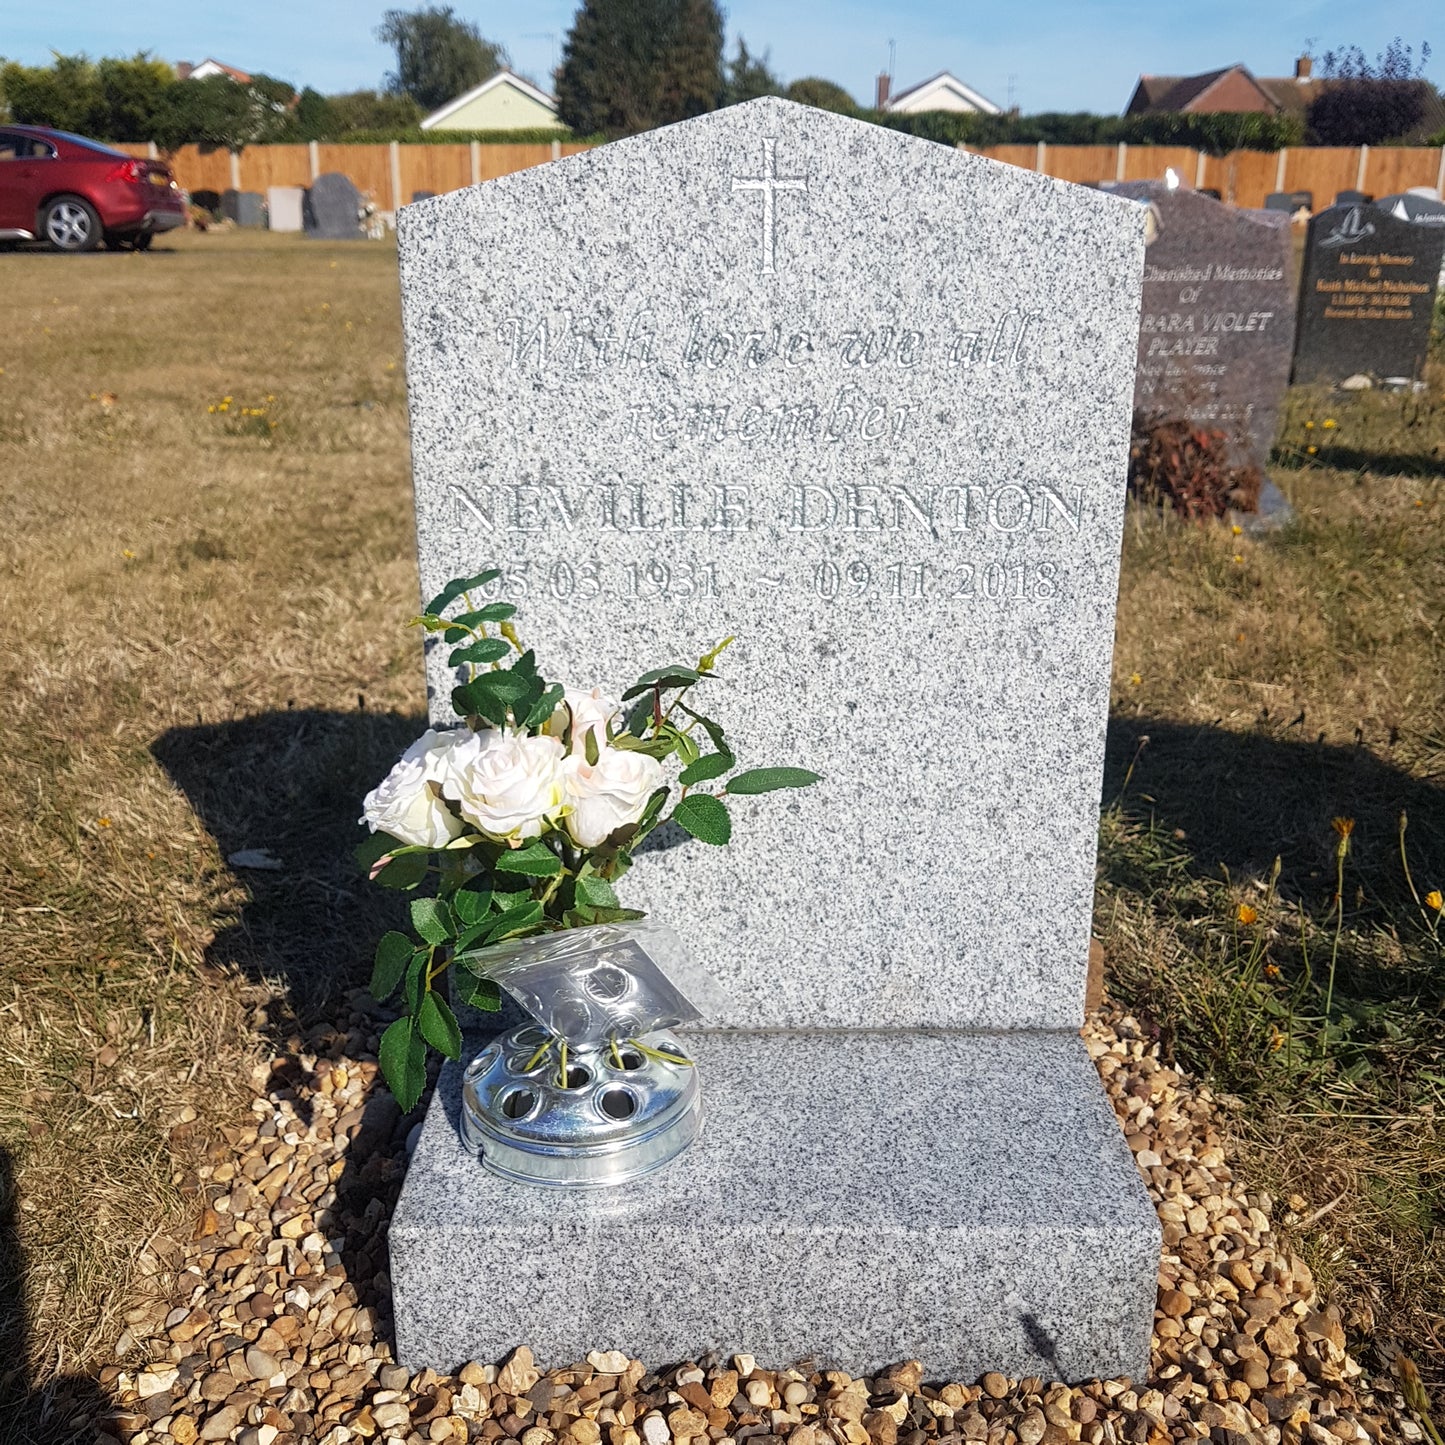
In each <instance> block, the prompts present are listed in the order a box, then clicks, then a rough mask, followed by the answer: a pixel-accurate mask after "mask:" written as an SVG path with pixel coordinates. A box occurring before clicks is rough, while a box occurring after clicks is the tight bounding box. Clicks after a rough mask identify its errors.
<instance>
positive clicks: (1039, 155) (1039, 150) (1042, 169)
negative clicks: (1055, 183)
mask: <svg viewBox="0 0 1445 1445" xmlns="http://www.w3.org/2000/svg"><path fill="white" fill-rule="evenodd" d="M1034 169H1035V170H1036V171H1037V172H1038V173H1039V174H1040V175H1041V176H1045V175H1047V174H1048V173H1049V148H1048V146H1046V145H1045V144H1044V143H1043V141H1040V142H1039V143H1038V145H1036V146H1035V147H1034Z"/></svg>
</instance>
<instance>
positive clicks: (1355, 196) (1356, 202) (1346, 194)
mask: <svg viewBox="0 0 1445 1445" xmlns="http://www.w3.org/2000/svg"><path fill="white" fill-rule="evenodd" d="M1374 199H1375V198H1374V197H1373V196H1372V195H1370V194H1369V193H1368V192H1366V191H1341V192H1340V193H1339V195H1337V196H1336V197H1335V205H1337V206H1368V205H1369V204H1370V202H1371V201H1373V200H1374Z"/></svg>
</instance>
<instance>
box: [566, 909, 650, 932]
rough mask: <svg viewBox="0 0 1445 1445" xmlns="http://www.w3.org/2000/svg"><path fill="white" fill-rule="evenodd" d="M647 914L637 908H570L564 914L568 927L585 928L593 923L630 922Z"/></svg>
mask: <svg viewBox="0 0 1445 1445" xmlns="http://www.w3.org/2000/svg"><path fill="white" fill-rule="evenodd" d="M646 917H647V915H646V914H645V913H643V912H642V911H641V910H640V909H637V908H572V909H569V910H568V911H567V913H566V914H565V915H564V921H565V923H566V924H567V927H568V928H586V927H588V926H589V925H591V924H594V923H631V922H633V921H634V920H636V919H638V918H646Z"/></svg>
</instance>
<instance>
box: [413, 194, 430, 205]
mask: <svg viewBox="0 0 1445 1445" xmlns="http://www.w3.org/2000/svg"><path fill="white" fill-rule="evenodd" d="M434 195H436V192H435V191H413V192H412V193H411V203H412V205H416V203H417V202H418V201H429V200H431V198H432V197H433V196H434Z"/></svg>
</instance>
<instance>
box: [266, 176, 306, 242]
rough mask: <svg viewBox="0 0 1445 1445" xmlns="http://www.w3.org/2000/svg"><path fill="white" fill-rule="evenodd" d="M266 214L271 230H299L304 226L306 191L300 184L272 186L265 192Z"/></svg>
mask: <svg viewBox="0 0 1445 1445" xmlns="http://www.w3.org/2000/svg"><path fill="white" fill-rule="evenodd" d="M266 214H267V216H268V217H269V219H270V226H271V229H272V230H273V231H300V230H302V229H303V228H304V227H305V224H306V220H305V214H306V192H305V190H304V189H303V188H302V187H301V186H272V187H271V189H270V190H269V191H267V192H266Z"/></svg>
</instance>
